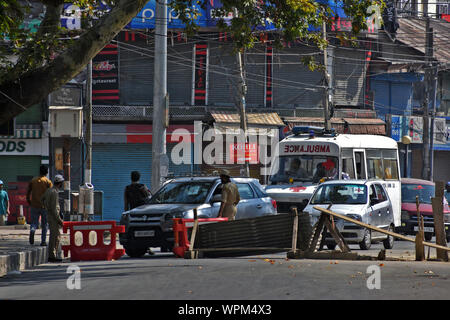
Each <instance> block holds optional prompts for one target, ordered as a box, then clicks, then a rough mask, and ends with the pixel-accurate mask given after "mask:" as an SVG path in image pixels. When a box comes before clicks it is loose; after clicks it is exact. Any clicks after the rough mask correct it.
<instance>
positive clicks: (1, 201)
mask: <svg viewBox="0 0 450 320" xmlns="http://www.w3.org/2000/svg"><path fill="white" fill-rule="evenodd" d="M8 215H9V198H8V192H6V191H5V190H3V181H2V180H0V226H4V225H5V224H6V221H8Z"/></svg>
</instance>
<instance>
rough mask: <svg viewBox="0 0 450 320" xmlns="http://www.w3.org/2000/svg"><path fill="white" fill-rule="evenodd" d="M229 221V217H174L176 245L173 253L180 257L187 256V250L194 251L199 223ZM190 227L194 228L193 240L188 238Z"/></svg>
mask: <svg viewBox="0 0 450 320" xmlns="http://www.w3.org/2000/svg"><path fill="white" fill-rule="evenodd" d="M224 221H228V218H204V219H181V218H174V219H173V235H174V246H173V250H172V251H173V253H174V254H175V255H176V256H177V257H179V258H183V257H185V254H186V252H188V251H189V250H191V251H192V246H193V244H194V241H195V233H196V231H197V227H198V224H205V223H211V222H224ZM188 228H193V231H192V234H191V235H192V237H191V240H189V239H188Z"/></svg>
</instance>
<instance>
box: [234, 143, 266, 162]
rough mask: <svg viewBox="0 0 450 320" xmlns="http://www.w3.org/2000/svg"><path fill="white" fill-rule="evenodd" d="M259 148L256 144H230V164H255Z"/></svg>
mask: <svg viewBox="0 0 450 320" xmlns="http://www.w3.org/2000/svg"><path fill="white" fill-rule="evenodd" d="M258 156H259V148H258V144H257V143H246V144H245V150H244V143H232V144H230V145H229V160H230V162H231V163H245V162H248V163H251V164H257V163H258V159H259V157H258Z"/></svg>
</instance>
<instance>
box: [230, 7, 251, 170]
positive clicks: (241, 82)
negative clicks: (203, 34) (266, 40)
mask: <svg viewBox="0 0 450 320" xmlns="http://www.w3.org/2000/svg"><path fill="white" fill-rule="evenodd" d="M234 14H235V17H238V14H239V13H238V11H237V9H234ZM236 58H237V63H238V66H239V84H238V92H239V102H238V103H239V112H240V119H241V121H240V127H241V130H242V132H243V134H244V174H245V176H247V177H250V167H249V163H248V162H249V160H248V159H247V155H246V150H247V148H249V153H248V155H249V156H250V145H249V144H248V137H247V114H246V112H245V95H246V93H247V85H246V84H245V76H244V67H243V65H242V53H241V51H240V50H239V51H238V52H237V54H236Z"/></svg>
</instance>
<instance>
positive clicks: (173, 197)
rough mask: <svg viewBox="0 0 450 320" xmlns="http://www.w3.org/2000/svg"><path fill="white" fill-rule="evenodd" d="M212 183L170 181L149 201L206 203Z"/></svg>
mask: <svg viewBox="0 0 450 320" xmlns="http://www.w3.org/2000/svg"><path fill="white" fill-rule="evenodd" d="M212 185H213V182H203V181H186V182H170V183H168V184H166V185H164V186H163V187H162V188H161V189H159V190H158V192H157V193H155V195H154V196H153V197H152V198H151V199H150V201H149V202H148V203H149V204H158V203H188V204H198V203H204V202H205V201H206V197H207V196H208V193H209V191H210V190H211V187H212Z"/></svg>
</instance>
